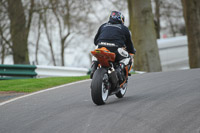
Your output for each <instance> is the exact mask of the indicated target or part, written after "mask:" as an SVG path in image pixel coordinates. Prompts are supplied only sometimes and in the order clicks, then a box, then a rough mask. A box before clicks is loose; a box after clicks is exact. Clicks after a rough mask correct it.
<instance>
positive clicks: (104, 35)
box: [90, 11, 135, 80]
mask: <svg viewBox="0 0 200 133" xmlns="http://www.w3.org/2000/svg"><path fill="white" fill-rule="evenodd" d="M94 44H95V45H96V46H97V47H98V48H101V47H106V48H107V49H108V50H110V51H111V52H114V53H115V54H116V61H117V62H119V63H120V66H121V69H122V70H123V69H124V67H125V66H126V65H128V64H129V63H132V59H133V55H134V54H135V49H134V46H133V43H132V41H131V35H130V32H129V29H128V28H127V27H126V26H125V25H124V16H123V15H122V14H121V13H120V12H118V11H112V12H111V15H110V18H109V21H108V22H107V23H104V24H102V25H101V26H100V28H99V29H98V32H97V34H96V36H95V38H94ZM130 55H132V56H130ZM92 58H93V59H92V61H93V63H92V66H91V74H90V78H92V77H93V74H94V72H95V70H96V69H97V67H98V61H97V59H96V58H95V57H94V56H93V57H92ZM120 78H121V80H122V77H119V79H120Z"/></svg>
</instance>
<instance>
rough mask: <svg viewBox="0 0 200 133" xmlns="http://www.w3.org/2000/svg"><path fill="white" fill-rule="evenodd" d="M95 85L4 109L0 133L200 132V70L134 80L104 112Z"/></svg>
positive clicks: (87, 83) (73, 87) (18, 102)
mask: <svg viewBox="0 0 200 133" xmlns="http://www.w3.org/2000/svg"><path fill="white" fill-rule="evenodd" d="M90 82H91V81H85V82H82V83H78V84H75V85H70V86H66V87H62V88H59V89H55V90H51V91H47V92H44V93H39V94H37V95H33V96H29V97H25V98H22V99H18V100H16V101H13V102H11V103H7V104H5V105H2V106H0V133H199V132H200V69H193V70H181V71H171V72H162V73H148V74H141V75H133V76H131V77H130V80H129V88H128V91H127V93H126V95H125V97H124V98H123V99H117V98H116V97H115V96H111V97H109V99H108V103H107V104H106V105H103V106H96V105H94V104H93V103H92V100H91V97H90V89H89V87H90Z"/></svg>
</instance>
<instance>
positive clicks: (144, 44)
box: [128, 0, 161, 72]
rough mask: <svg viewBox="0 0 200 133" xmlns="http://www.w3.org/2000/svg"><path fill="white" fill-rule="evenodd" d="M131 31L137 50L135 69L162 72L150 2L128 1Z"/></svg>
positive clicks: (140, 0)
mask: <svg viewBox="0 0 200 133" xmlns="http://www.w3.org/2000/svg"><path fill="white" fill-rule="evenodd" d="M128 9H129V18H130V30H131V31H132V34H133V36H132V39H133V42H134V46H135V48H136V50H137V52H136V56H135V61H134V62H135V64H134V69H136V70H140V71H147V72H156V71H161V63H160V57H159V53H158V46H157V41H156V32H155V27H154V26H155V25H154V21H153V14H152V7H151V1H150V0H128Z"/></svg>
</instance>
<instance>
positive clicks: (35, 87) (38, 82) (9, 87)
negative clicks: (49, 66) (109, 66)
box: [0, 76, 89, 93]
mask: <svg viewBox="0 0 200 133" xmlns="http://www.w3.org/2000/svg"><path fill="white" fill-rule="evenodd" d="M84 79H89V76H81V77H51V78H40V79H16V80H3V81H0V91H12V92H27V93H28V92H35V91H39V90H42V89H47V88H51V87H54V86H58V85H62V84H67V83H71V82H75V81H79V80H84Z"/></svg>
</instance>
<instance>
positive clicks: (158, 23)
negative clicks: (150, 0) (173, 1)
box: [155, 0, 160, 39]
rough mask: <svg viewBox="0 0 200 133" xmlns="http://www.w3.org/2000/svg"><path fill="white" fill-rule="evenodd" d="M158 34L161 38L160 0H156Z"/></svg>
mask: <svg viewBox="0 0 200 133" xmlns="http://www.w3.org/2000/svg"><path fill="white" fill-rule="evenodd" d="M155 16H156V33H157V34H156V35H157V38H158V39H159V38H160V0H155Z"/></svg>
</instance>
